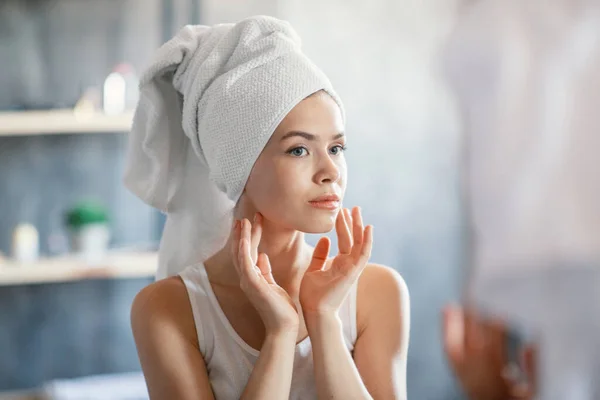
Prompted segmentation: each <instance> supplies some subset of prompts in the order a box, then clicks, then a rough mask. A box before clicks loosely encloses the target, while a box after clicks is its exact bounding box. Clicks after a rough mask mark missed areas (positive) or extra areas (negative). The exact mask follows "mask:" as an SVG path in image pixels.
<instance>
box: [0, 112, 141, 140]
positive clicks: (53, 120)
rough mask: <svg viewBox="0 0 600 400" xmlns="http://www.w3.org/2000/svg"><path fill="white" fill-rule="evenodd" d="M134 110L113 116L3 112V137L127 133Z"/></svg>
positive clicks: (0, 116)
mask: <svg viewBox="0 0 600 400" xmlns="http://www.w3.org/2000/svg"><path fill="white" fill-rule="evenodd" d="M133 114H134V112H133V111H129V112H125V113H123V114H119V115H114V116H109V115H105V114H103V113H100V112H85V113H84V112H78V113H77V112H75V111H73V110H72V109H64V110H48V111H17V112H0V136H23V135H48V134H66V133H109V132H127V131H129V130H130V129H131V123H132V121H133Z"/></svg>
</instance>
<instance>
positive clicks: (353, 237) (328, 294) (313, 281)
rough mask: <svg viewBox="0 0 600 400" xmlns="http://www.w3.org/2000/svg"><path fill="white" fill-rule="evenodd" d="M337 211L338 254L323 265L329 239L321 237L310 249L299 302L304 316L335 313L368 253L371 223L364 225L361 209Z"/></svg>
mask: <svg viewBox="0 0 600 400" xmlns="http://www.w3.org/2000/svg"><path fill="white" fill-rule="evenodd" d="M352 214H353V215H352V216H350V211H349V210H348V209H345V208H344V209H341V210H340V212H339V213H338V216H337V219H336V223H335V229H336V232H337V237H338V248H339V254H338V255H337V256H336V257H335V258H334V259H333V260H332V262H331V266H330V267H329V268H327V269H325V266H326V261H327V256H328V255H329V246H330V241H329V238H327V237H322V238H321V239H320V240H319V242H318V243H317V245H316V247H315V250H314V252H313V257H312V260H311V263H310V266H309V267H308V269H307V270H306V272H305V273H304V277H303V278H302V282H301V284H300V304H301V305H302V311H303V313H304V316H305V317H306V316H308V315H324V314H328V315H332V314H333V313H337V311H338V310H339V308H340V306H341V305H342V302H343V301H344V298H345V297H346V295H347V294H348V291H349V290H350V287H351V286H352V285H353V284H354V282H356V280H357V279H358V277H359V276H360V274H361V272H362V271H363V269H364V268H365V266H366V265H367V262H368V261H369V257H371V247H372V243H373V227H372V226H371V225H369V226H367V227H366V228H364V229H363V222H362V217H361V215H360V209H359V208H358V207H354V209H353V210H352Z"/></svg>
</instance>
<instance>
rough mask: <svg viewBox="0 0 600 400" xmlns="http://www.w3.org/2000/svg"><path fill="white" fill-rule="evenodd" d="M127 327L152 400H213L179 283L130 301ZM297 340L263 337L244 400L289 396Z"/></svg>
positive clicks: (145, 292)
mask: <svg viewBox="0 0 600 400" xmlns="http://www.w3.org/2000/svg"><path fill="white" fill-rule="evenodd" d="M131 325H132V329H133V335H134V338H135V343H136V346H137V350H138V355H139V358H140V362H141V365H142V370H143V372H144V377H145V379H146V385H147V387H148V392H149V395H150V398H151V399H152V400H156V399H165V400H170V399H183V400H186V399H190V400H191V399H194V400H204V399H206V400H209V399H211V400H212V399H214V396H213V392H212V389H211V386H210V382H209V379H208V374H207V371H206V365H205V363H204V359H203V358H202V354H201V352H200V349H199V346H198V336H197V334H196V328H195V324H194V317H193V314H192V310H191V305H190V302H189V297H188V295H187V290H186V288H185V285H184V284H183V282H182V281H181V280H180V279H179V278H177V277H175V278H168V279H164V280H161V281H159V282H156V283H153V284H151V285H149V286H147V287H146V288H144V289H142V291H140V293H138V295H137V296H136V297H135V300H134V302H133V306H132V309H131ZM296 335H297V333H295V332H289V333H281V334H277V335H270V336H267V338H266V339H265V341H264V343H263V345H262V348H261V352H260V356H259V357H258V360H257V362H256V364H255V366H254V369H253V371H252V374H251V375H250V378H249V380H248V382H247V383H246V388H245V390H244V392H243V395H242V397H241V398H242V399H261V400H262V399H283V398H288V397H289V392H290V385H291V377H292V368H293V361H294V352H295V345H296Z"/></svg>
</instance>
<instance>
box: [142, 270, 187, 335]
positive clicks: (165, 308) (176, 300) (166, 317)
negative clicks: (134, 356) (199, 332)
mask: <svg viewBox="0 0 600 400" xmlns="http://www.w3.org/2000/svg"><path fill="white" fill-rule="evenodd" d="M131 324H132V328H133V329H134V331H138V332H146V334H147V333H150V332H154V333H156V334H160V332H165V334H168V332H169V331H170V332H173V329H175V331H177V332H179V333H180V334H183V335H184V336H185V337H187V338H190V339H193V340H195V341H196V339H195V338H196V332H195V330H196V328H195V325H194V317H193V313H192V308H191V304H190V301H189V297H188V293H187V289H186V287H185V284H184V283H183V281H182V280H181V278H180V277H179V276H173V277H169V278H165V279H161V280H159V281H156V282H154V283H151V284H150V285H148V286H146V287H144V288H143V289H142V290H140V291H139V292H138V294H137V295H136V296H135V298H134V299H133V303H132V305H131Z"/></svg>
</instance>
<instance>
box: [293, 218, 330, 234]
mask: <svg viewBox="0 0 600 400" xmlns="http://www.w3.org/2000/svg"><path fill="white" fill-rule="evenodd" d="M334 228H335V218H333V219H331V220H330V219H326V218H322V219H321V220H317V221H314V220H313V221H306V222H305V223H303V224H302V229H299V230H301V231H302V232H304V233H312V234H323V233H329V232H331V231H332V230H333V229H334Z"/></svg>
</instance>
